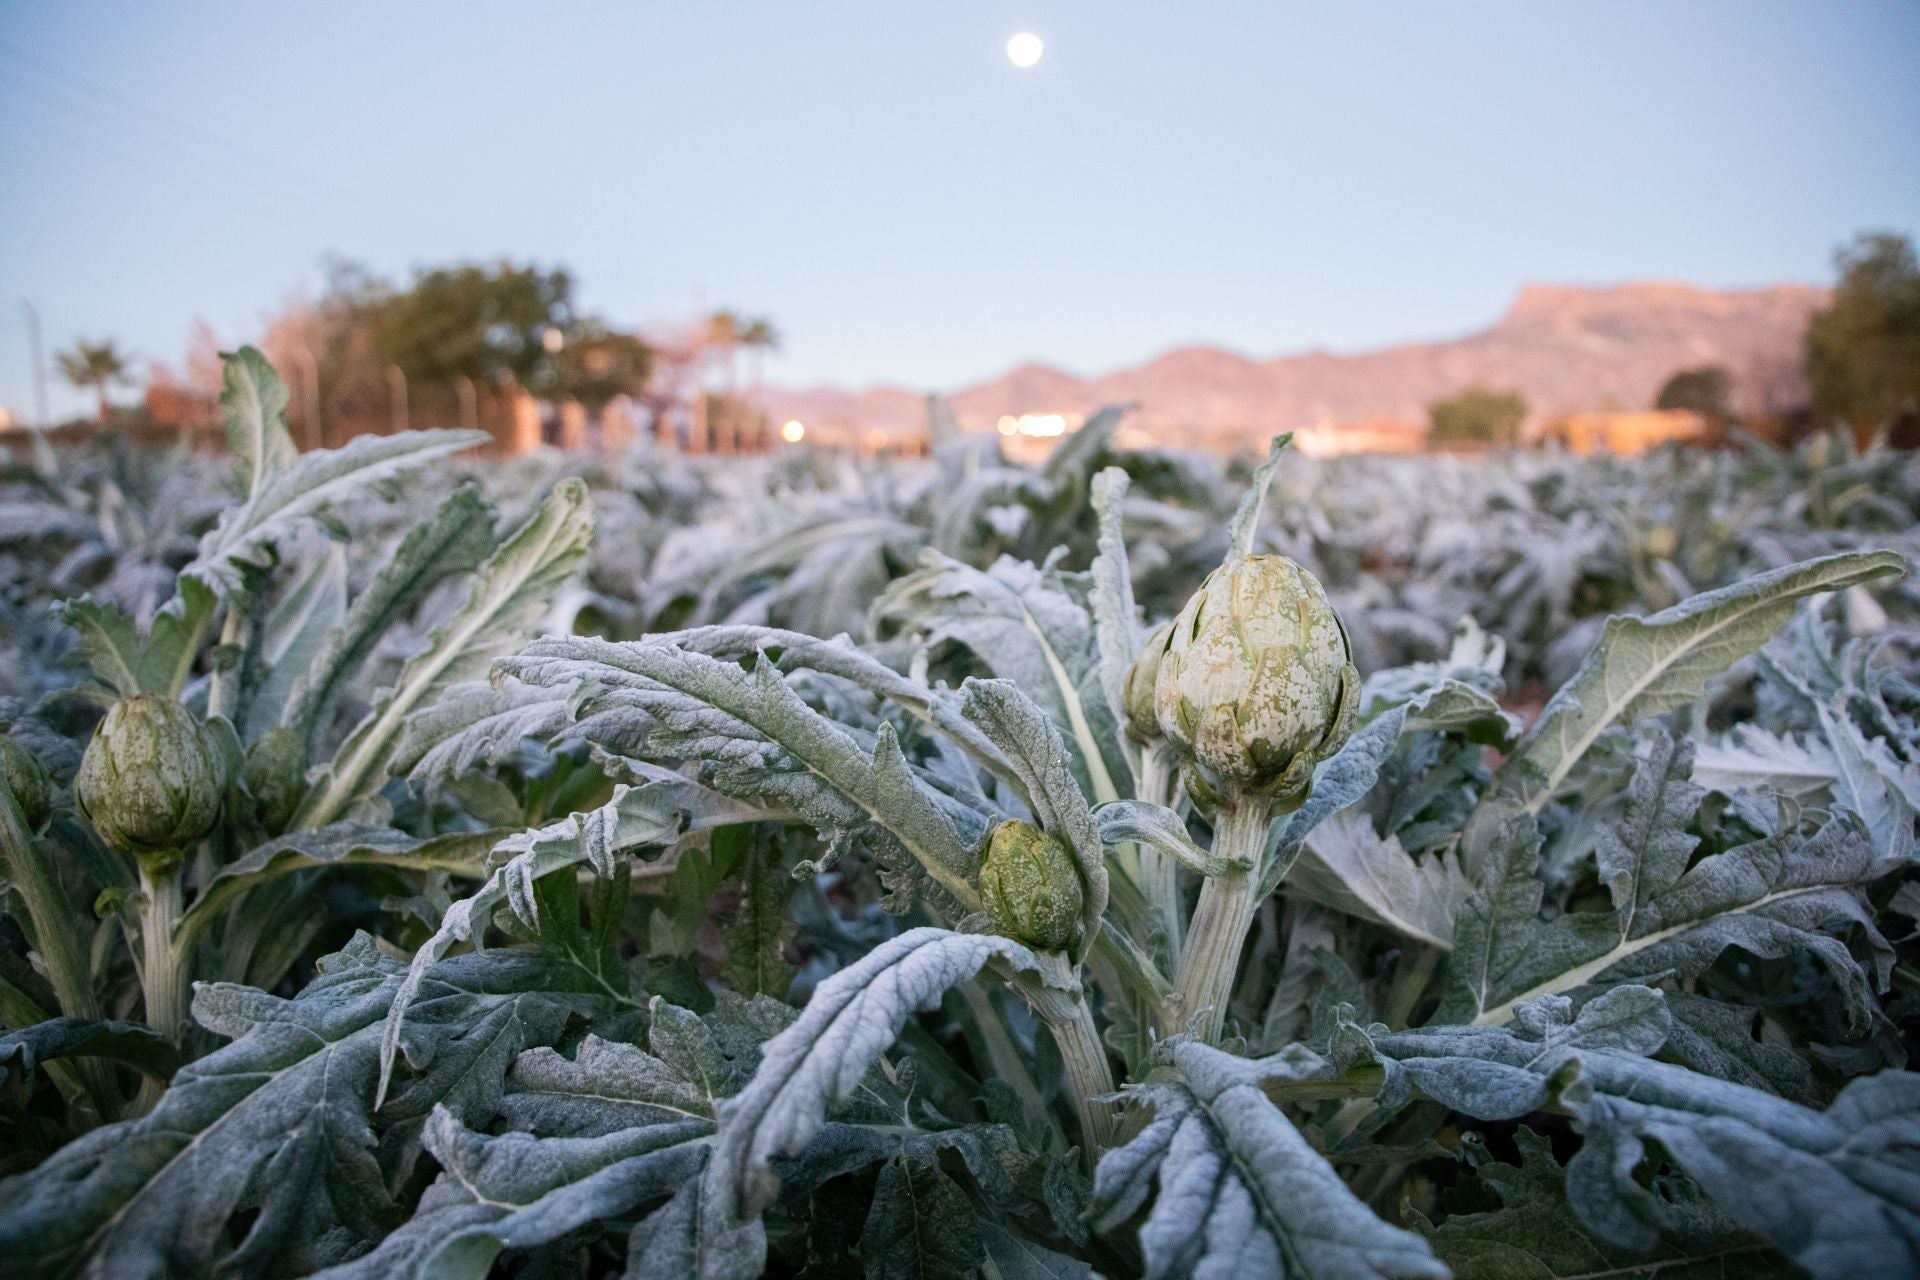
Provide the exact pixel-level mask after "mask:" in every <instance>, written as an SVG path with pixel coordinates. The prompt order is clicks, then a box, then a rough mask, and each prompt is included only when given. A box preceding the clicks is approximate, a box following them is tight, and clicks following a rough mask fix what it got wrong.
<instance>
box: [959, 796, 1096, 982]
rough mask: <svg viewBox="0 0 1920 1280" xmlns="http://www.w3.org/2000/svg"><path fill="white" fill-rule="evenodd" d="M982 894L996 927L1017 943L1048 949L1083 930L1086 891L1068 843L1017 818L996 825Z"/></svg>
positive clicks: (1068, 941) (1058, 946) (982, 878)
mask: <svg viewBox="0 0 1920 1280" xmlns="http://www.w3.org/2000/svg"><path fill="white" fill-rule="evenodd" d="M980 897H981V899H982V900H983V901H984V902H985V903H986V908H987V914H988V915H989V916H991V917H992V919H993V923H994V927H995V928H996V929H998V930H999V931H1000V932H1001V933H1003V934H1005V935H1006V936H1007V937H1009V938H1012V939H1013V940H1014V941H1015V942H1023V943H1025V944H1026V945H1027V946H1030V947H1040V948H1043V949H1045V950H1048V951H1059V950H1062V949H1064V948H1065V947H1067V946H1068V945H1070V944H1071V943H1072V942H1073V941H1074V939H1075V937H1076V935H1077V934H1078V933H1079V926H1080V910H1081V907H1082V905H1083V904H1084V902H1085V899H1086V894H1085V891H1084V890H1083V889H1082V888H1081V885H1080V869H1079V867H1077V866H1076V865H1075V864H1074V861H1073V854H1072V853H1071V852H1069V851H1068V849H1067V846H1065V845H1064V844H1061V843H1060V841H1058V840H1056V839H1055V838H1054V837H1052V836H1050V835H1048V834H1047V833H1046V832H1044V831H1042V830H1040V828H1038V827H1036V826H1034V825H1032V824H1031V823H1027V822H1021V821H1018V820H1017V819H1016V820H1014V821H1011V822H1003V823H1001V824H1000V825H999V826H997V827H995V828H994V829H993V834H992V836H991V837H989V839H988V842H987V857H986V862H985V863H984V864H983V865H982V866H981V868H980Z"/></svg>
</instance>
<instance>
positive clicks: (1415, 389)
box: [769, 283, 1827, 446]
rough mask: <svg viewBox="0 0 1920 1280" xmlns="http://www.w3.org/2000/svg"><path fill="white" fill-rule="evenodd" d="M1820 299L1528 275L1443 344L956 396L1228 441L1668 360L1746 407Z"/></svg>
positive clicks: (1795, 387)
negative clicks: (1120, 419)
mask: <svg viewBox="0 0 1920 1280" xmlns="http://www.w3.org/2000/svg"><path fill="white" fill-rule="evenodd" d="M1826 299H1827V291H1826V290H1825V289H1822V288H1817V287H1814V286H1809V285H1777V286H1772V287H1769V288H1761V289H1740V290H1712V289H1700V288H1695V287H1693V286H1690V285H1683V284H1665V283H1642V284H1626V285H1618V286H1611V287H1583V286H1564V285H1532V286H1529V287H1527V288H1525V289H1523V290H1522V291H1521V292H1520V295H1519V297H1518V298H1516V299H1515V300H1514V303H1513V305H1512V307H1511V308H1509V309H1508V311H1507V314H1506V315H1504V316H1503V317H1501V319H1500V320H1499V322H1498V323H1496V324H1495V325H1493V327H1491V328H1489V329H1485V330H1482V331H1481V332H1479V333H1474V334H1470V335H1468V336H1466V337H1463V338H1456V339H1453V340H1450V341H1442V342H1419V343H1407V344H1404V345H1400V346H1393V347H1387V348H1384V349H1381V350H1378V351H1369V352H1360V353H1355V354H1334V353H1331V352H1324V351H1313V352H1307V353H1304V354H1299V355H1286V356H1279V357H1276V358H1273V359H1269V360H1254V359H1249V358H1247V357H1246V356H1242V355H1237V354H1235V353H1233V352H1231V351H1224V350H1220V349H1218V348H1214V347H1184V348H1181V349H1179V350H1175V351H1169V352H1167V353H1166V354H1165V355H1162V356H1159V357H1156V358H1155V359H1153V360H1150V361H1148V362H1146V363H1145V364H1142V365H1139V366H1136V367H1134V368H1129V369H1121V370H1118V371H1115V372H1113V373H1108V374H1105V375H1103V376H1100V377H1096V378H1080V377H1076V376H1074V375H1073V374H1070V373H1067V372H1065V371H1063V370H1060V369H1055V368H1051V367H1049V366H1046V365H1042V364H1027V365H1022V366H1020V367H1019V368H1017V369H1013V370H1011V371H1009V372H1008V373H1005V374H1003V375H1001V376H1000V377H998V378H994V379H992V380H991V381H988V382H984V383H981V384H979V385H977V386H971V387H964V388H960V389H954V390H950V391H949V398H950V400H951V402H952V404H953V408H954V412H955V414H956V416H957V417H958V418H959V420H960V422H961V424H962V425H964V426H966V427H970V428H974V429H979V430H986V429H990V428H991V427H992V425H993V424H994V422H995V421H996V420H998V419H999V417H1000V416H1001V415H1002V414H1021V413H1068V414H1080V413H1085V412H1087V411H1088V410H1090V409H1093V408H1095V407H1097V406H1099V405H1102V404H1106V403H1109V402H1112V401H1115V400H1131V401H1135V402H1137V403H1138V404H1139V406H1140V410H1139V414H1138V416H1137V417H1136V418H1135V419H1134V420H1133V421H1134V422H1135V423H1136V424H1137V425H1139V426H1142V427H1145V428H1148V429H1149V430H1151V431H1152V432H1153V433H1154V434H1155V435H1158V436H1160V437H1162V438H1166V439H1184V440H1190V441H1192V442H1193V443H1207V444H1216V445H1222V446H1231V445H1235V444H1238V443H1240V442H1242V441H1244V440H1251V439H1254V438H1257V437H1261V436H1265V435H1267V434H1270V433H1272V432H1274V431H1281V430H1287V429H1291V428H1298V427H1304V426H1309V425H1312V424H1315V423H1324V422H1329V421H1331V422H1336V423H1341V422H1359V421H1365V420H1370V419H1402V420H1418V421H1424V419H1425V415H1426V405H1427V404H1428V403H1429V402H1431V401H1433V400H1435V399H1437V398H1439V397H1441V396H1445V395H1448V394H1451V393H1453V392H1455V391H1458V390H1460V389H1461V388H1462V387H1466V386H1469V385H1471V384H1473V383H1481V384H1484V385H1487V386H1491V387H1496V388H1501V389H1506V388H1512V389H1515V390H1518V391H1519V392H1520V393H1521V394H1522V395H1524V396H1525V397H1526V399H1527V403H1528V405H1529V406H1531V407H1532V409H1533V410H1534V413H1535V415H1536V416H1537V417H1552V416H1556V415H1559V414H1563V413H1571V412H1575V411H1578V410H1583V409H1600V408H1608V407H1616V406H1617V407H1622V408H1643V407H1645V406H1647V405H1649V404H1651V403H1652V401H1653V398H1654V396H1655V395H1656V394H1657V393H1658V391H1659V388H1660V385H1661V383H1663V382H1664V381H1665V380H1666V379H1667V377H1668V376H1669V375H1671V374H1672V373H1673V372H1674V371H1675V370H1677V369H1682V368H1688V367H1692V366H1697V365H1703V364H1718V365H1722V366H1724V367H1725V368H1727V369H1728V370H1729V371H1730V372H1731V373H1732V374H1733V378H1734V385H1735V394H1736V398H1737V400H1738V402H1739V406H1740V407H1741V408H1742V409H1743V410H1747V411H1750V412H1762V413H1764V412H1774V411H1778V410H1782V409H1785V408H1788V407H1791V406H1792V405H1794V404H1796V403H1798V401H1799V400H1800V399H1801V397H1802V395H1803V392H1804V384H1803V378H1802V373H1801V350H1802V345H1801V344H1802V338H1803V336H1804V334H1805V332H1806V326H1807V320H1808V318H1809V317H1810V316H1811V315H1812V314H1813V312H1815V311H1816V310H1818V309H1819V308H1821V307H1822V306H1824V305H1825V304H1826ZM769 400H770V402H771V406H772V408H773V411H774V412H775V413H776V414H778V415H780V416H782V417H798V418H801V419H802V420H809V421H815V422H822V423H827V422H833V423H841V424H845V425H849V426H858V427H860V428H863V429H871V428H878V429H881V430H884V431H887V432H888V433H890V434H892V433H900V432H909V431H916V430H918V429H919V428H920V427H921V425H922V424H923V423H924V421H925V401H924V397H923V395H922V394H921V393H920V392H916V391H910V390H905V389H902V388H898V387H876V388H871V389H868V390H866V391H862V392H848V391H845V390H840V389H835V388H815V389H812V390H807V391H770V392H769Z"/></svg>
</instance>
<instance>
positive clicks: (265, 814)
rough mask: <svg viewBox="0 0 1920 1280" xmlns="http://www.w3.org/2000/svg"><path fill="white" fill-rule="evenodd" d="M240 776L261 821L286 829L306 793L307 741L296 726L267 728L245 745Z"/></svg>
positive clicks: (272, 828) (274, 828)
mask: <svg viewBox="0 0 1920 1280" xmlns="http://www.w3.org/2000/svg"><path fill="white" fill-rule="evenodd" d="M240 777H241V779H242V780H243V781H244V782H245V783H246V784H247V794H249V795H251V796H252V797H253V799H254V804H255V810H254V812H255V813H256V814H257V815H258V816H259V818H260V825H261V826H263V827H265V828H266V829H267V830H268V831H269V832H272V833H273V834H275V835H278V834H279V833H280V832H282V831H284V830H285V829H286V826H287V823H288V822H289V821H291V820H292V818H293V812H294V810H295V809H297V808H298V807H299V806H300V797H301V796H302V795H304V794H305V793H306V789H307V747H306V743H305V742H303V741H302V740H301V736H300V734H299V733H298V732H297V731H296V730H293V729H288V728H285V727H282V728H278V729H270V730H268V731H267V732H266V733H265V734H264V735H262V736H261V738H260V740H259V741H258V742H256V743H254V744H253V745H252V746H251V747H248V748H247V763H246V765H245V767H244V768H243V769H242V770H241V771H240Z"/></svg>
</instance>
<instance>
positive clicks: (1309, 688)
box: [1154, 555, 1360, 800]
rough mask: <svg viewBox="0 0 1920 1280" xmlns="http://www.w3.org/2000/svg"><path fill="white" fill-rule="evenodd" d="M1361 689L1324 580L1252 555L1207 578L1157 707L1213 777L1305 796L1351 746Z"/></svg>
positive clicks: (1158, 691)
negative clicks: (1329, 761) (1316, 771)
mask: <svg viewBox="0 0 1920 1280" xmlns="http://www.w3.org/2000/svg"><path fill="white" fill-rule="evenodd" d="M1359 684H1360V680H1359V673H1358V672H1357V671H1355V670H1354V667H1353V660H1352V652H1351V647H1350V645H1349V643H1348V640H1347V630H1346V627H1345V626H1344V625H1342V623H1341V621H1340V616H1339V615H1338V614H1336V613H1335V612H1334V611H1333V606H1332V605H1331V604H1329V603H1328V602H1327V594H1326V592H1325V591H1324V590H1322V589H1321V586H1320V583H1319V582H1318V581H1316V580H1315V579H1314V577H1313V575H1312V574H1310V573H1308V572H1307V571H1306V570H1305V569H1302V568H1301V567H1300V566H1299V565H1297V564H1295V563H1294V562H1293V561H1291V560H1289V559H1287V558H1286V557H1285V556H1273V555H1262V556H1247V557H1244V558H1242V559H1239V560H1235V561H1233V562H1232V563H1230V564H1224V565H1222V566H1220V568H1218V569H1215V570H1214V571H1213V572H1212V573H1211V574H1208V575H1207V580H1206V581H1205V582H1203V583H1201V584H1200V590H1199V591H1197V592H1195V593H1194V596H1193V598H1192V599H1191V600H1188V601H1187V603H1186V606H1185V607H1184V608H1182V609H1181V610H1180V616H1179V617H1177V618H1176V619H1174V623H1173V634H1172V636H1171V638H1170V639H1169V640H1168V643H1167V652H1166V656H1165V657H1164V658H1162V659H1161V661H1160V670H1159V673H1158V675H1157V677H1156V679H1155V683H1154V711H1155V713H1156V715H1157V716H1158V717H1159V721H1160V731H1161V732H1162V733H1163V734H1165V735H1166V736H1167V738H1168V739H1169V740H1170V741H1171V742H1172V743H1173V744H1174V745H1175V747H1176V748H1177V749H1178V750H1179V751H1180V753H1181V754H1182V755H1184V756H1186V757H1187V759H1188V760H1190V761H1192V762H1193V763H1194V764H1196V765H1198V766H1199V768H1200V770H1201V772H1202V774H1203V777H1204V780H1205V781H1206V782H1209V783H1211V784H1213V785H1216V786H1221V787H1225V788H1229V789H1234V790H1239V791H1242V792H1245V793H1249V794H1256V795H1267V796H1273V797H1275V798H1277V799H1281V800H1298V799H1299V798H1301V797H1302V796H1304V794H1305V792H1306V789H1307V787H1308V785H1309V784H1310V783H1311V782H1312V780H1313V768H1314V766H1315V765H1317V764H1318V763H1320V761H1322V760H1324V759H1326V758H1327V757H1328V756H1330V755H1332V754H1333V753H1334V752H1336V751H1338V750H1339V749H1340V747H1341V745H1342V744H1344V743H1345V742H1346V740H1347V734H1348V733H1349V731H1350V730H1351V729H1352V726H1353V712H1354V704H1355V702H1356V700H1357V694H1358V691H1359Z"/></svg>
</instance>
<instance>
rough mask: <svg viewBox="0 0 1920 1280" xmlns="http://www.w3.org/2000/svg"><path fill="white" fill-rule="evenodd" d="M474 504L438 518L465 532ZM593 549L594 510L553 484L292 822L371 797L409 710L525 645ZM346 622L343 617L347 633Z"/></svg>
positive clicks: (573, 487) (324, 816) (308, 822)
mask: <svg viewBox="0 0 1920 1280" xmlns="http://www.w3.org/2000/svg"><path fill="white" fill-rule="evenodd" d="M309 456H311V455H309ZM457 496H458V495H456V497H457ZM475 502H477V497H470V498H468V499H466V500H465V501H464V502H463V503H460V504H458V505H456V503H455V500H454V499H452V498H450V499H448V503H447V505H445V506H443V507H442V512H443V513H445V512H448V511H449V510H450V509H451V512H452V516H451V517H450V518H452V517H459V519H460V522H461V523H462V524H464V523H466V521H468V520H470V519H477V518H478V512H477V510H475V509H473V504H474V503H475ZM463 509H464V510H465V512H466V514H462V512H463ZM438 519H439V517H438V516H436V521H437V520H438ZM592 544H593V505H592V501H591V500H590V498H589V497H588V495H587V487H586V485H584V484H582V483H581V482H580V481H578V480H574V479H567V480H562V481H561V482H560V483H559V484H557V485H555V486H554V490H553V493H552V494H551V495H549V496H548V498H547V500H546V502H544V503H543V504H541V507H540V509H539V510H538V511H536V512H535V513H534V514H533V515H532V516H531V517H529V518H528V520H527V522H526V523H525V524H523V525H521V526H520V528H519V529H517V530H515V531H514V533H513V534H512V535H511V536H509V537H508V538H507V539H506V540H505V541H504V542H502V543H501V544H500V545H499V546H498V547H497V548H495V550H494V552H493V554H492V555H490V556H489V557H487V561H486V563H485V564H483V565H481V566H480V570H479V572H478V573H476V574H475V575H474V579H473V586H472V590H471V591H470V592H469V594H468V596H467V602H466V604H465V605H463V606H462V607H461V608H460V610H459V612H457V613H455V614H454V616H453V617H452V618H451V619H450V620H449V621H448V622H447V624H446V625H445V626H444V627H440V628H437V629H436V630H435V631H434V632H433V634H432V636H431V637H430V638H429V640H428V643H427V647H426V648H425V649H424V650H422V651H421V652H420V653H417V654H415V655H414V656H413V657H412V658H411V659H410V660H409V661H408V662H407V665H406V666H405V667H404V668H402V669H401V672H400V679H399V681H398V683H396V684H395V685H394V686H393V687H392V688H391V689H383V690H381V691H380V693H379V694H377V695H375V697H374V701H373V706H372V707H371V708H369V710H368V711H367V714H366V716H365V718H364V719H362V720H361V721H360V724H359V726H358V727H357V728H355V729H354V731H353V732H352V733H351V734H349V735H348V737H347V740H346V741H345V742H343V743H342V744H341V745H340V749H339V751H338V752H336V753H335V755H334V759H333V763H332V764H331V765H329V766H327V767H326V768H324V769H321V770H318V771H316V776H315V779H314V782H313V786H312V789H311V790H309V791H308V793H307V797H306V799H305V800H304V801H302V802H301V805H300V809H299V811H298V812H297V813H296V814H295V815H294V819H293V821H294V824H295V825H297V826H318V825H321V824H323V823H327V822H331V821H333V820H334V819H335V818H338V817H339V816H341V815H342V814H344V813H345V812H346V811H347V808H348V806H349V805H351V804H352V803H353V802H354V801H355V800H357V799H359V798H361V797H362V796H365V795H368V794H370V793H372V792H374V791H377V790H378V789H379V788H380V786H381V784H383V783H384V782H385V781H386V776H387V765H388V762H389V761H390V760H391V759H392V757H393V754H394V751H395V749H396V747H397V745H398V738H399V734H400V729H401V727H402V726H403V725H404V724H405V722H406V719H407V717H408V716H409V715H410V714H411V713H412V712H413V710H414V709H415V708H416V707H420V706H424V705H426V704H427V703H428V702H429V701H430V700H431V699H432V698H433V696H434V695H435V694H436V693H438V692H439V691H440V690H441V689H443V688H445V687H447V686H449V685H452V684H454V683H456V682H458V681H461V680H467V679H471V678H473V677H474V676H475V675H478V674H479V673H480V672H482V671H484V670H486V666H487V664H488V663H489V662H490V661H491V660H492V659H493V657H494V656H495V655H496V654H498V653H500V652H501V651H502V650H507V649H511V648H513V647H514V646H515V645H517V644H520V643H521V642H522V641H524V640H525V639H526V635H527V632H528V631H529V630H530V629H531V628H532V627H533V625H534V623H535V622H536V621H537V620H538V618H539V615H540V614H541V612H542V611H544V610H545V609H546V607H547V604H548V602H549V601H550V600H551V599H552V597H553V593H554V592H555V591H556V590H557V589H558V588H559V587H560V585H561V584H562V583H563V582H565V581H566V580H567V579H568V578H570V577H572V576H573V573H574V571H575V570H576V569H578V568H579V567H580V565H581V563H582V562H583V561H584V560H585V559H586V556H587V551H588V549H589V548H590V547H591V546H592ZM416 567H417V566H416ZM390 585H391V586H393V587H396V588H397V586H398V584H397V583H395V584H390ZM357 609H358V606H356V612H357ZM353 621H354V620H353V619H351V618H350V619H349V623H348V625H349V627H351V626H352V625H353Z"/></svg>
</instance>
